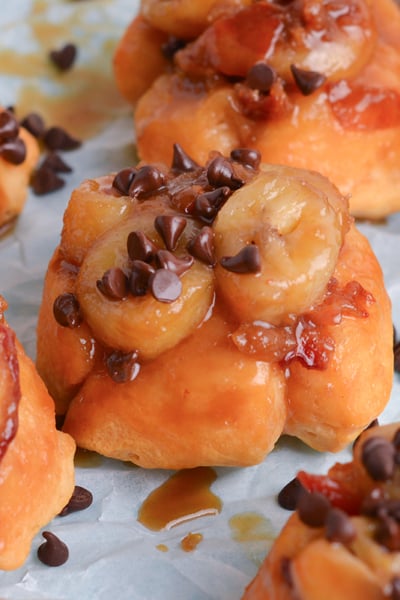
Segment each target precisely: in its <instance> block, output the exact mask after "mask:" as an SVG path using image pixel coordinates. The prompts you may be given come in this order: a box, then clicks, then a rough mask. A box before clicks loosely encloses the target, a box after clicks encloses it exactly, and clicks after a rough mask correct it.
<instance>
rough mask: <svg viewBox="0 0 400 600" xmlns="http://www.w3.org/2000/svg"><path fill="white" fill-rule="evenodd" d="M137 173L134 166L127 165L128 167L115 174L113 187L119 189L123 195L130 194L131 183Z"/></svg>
mask: <svg viewBox="0 0 400 600" xmlns="http://www.w3.org/2000/svg"><path fill="white" fill-rule="evenodd" d="M136 173H137V169H135V168H134V167H126V169H121V170H120V171H118V173H117V174H116V175H115V177H114V180H113V183H112V185H113V187H115V189H116V190H118V191H119V192H120V193H121V194H122V195H123V196H129V188H130V186H131V183H132V181H133V179H134V177H135V175H136Z"/></svg>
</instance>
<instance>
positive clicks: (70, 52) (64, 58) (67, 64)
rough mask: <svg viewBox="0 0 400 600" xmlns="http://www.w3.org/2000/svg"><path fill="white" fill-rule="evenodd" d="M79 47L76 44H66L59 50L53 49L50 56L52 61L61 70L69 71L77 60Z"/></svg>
mask: <svg viewBox="0 0 400 600" xmlns="http://www.w3.org/2000/svg"><path fill="white" fill-rule="evenodd" d="M76 56H77V49H76V46H75V44H65V46H63V47H62V48H60V49H59V50H51V51H50V52H49V58H50V60H51V62H52V63H53V64H54V65H55V66H56V67H57V68H58V69H59V70H60V71H68V69H70V68H71V67H72V65H73V64H74V62H75V59H76Z"/></svg>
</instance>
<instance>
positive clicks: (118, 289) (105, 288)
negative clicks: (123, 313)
mask: <svg viewBox="0 0 400 600" xmlns="http://www.w3.org/2000/svg"><path fill="white" fill-rule="evenodd" d="M96 285H97V289H98V290H99V291H100V292H101V293H102V294H103V295H104V296H106V298H108V299H110V300H123V299H124V298H126V295H127V293H128V278H127V276H126V275H125V273H124V272H123V270H122V269H120V268H119V267H111V269H108V270H107V271H106V272H105V273H104V275H103V277H102V278H101V279H98V280H97V282H96Z"/></svg>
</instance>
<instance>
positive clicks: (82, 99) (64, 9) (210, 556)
mask: <svg viewBox="0 0 400 600" xmlns="http://www.w3.org/2000/svg"><path fill="white" fill-rule="evenodd" d="M6 5H7V8H6V6H4V7H3V6H2V8H3V10H2V11H0V104H2V105H4V106H8V105H15V107H16V109H17V114H18V116H23V114H26V113H27V112H28V111H29V110H37V111H38V112H40V113H41V114H44V116H46V118H47V119H48V125H51V124H58V125H59V124H61V125H64V126H65V127H67V128H68V129H69V130H71V131H72V132H73V133H75V134H76V135H78V136H79V132H80V130H82V131H83V132H84V133H85V136H84V137H85V143H84V145H83V146H82V148H81V149H79V150H76V151H74V152H71V153H68V155H65V156H64V158H65V160H66V161H67V162H68V163H69V164H70V165H71V166H72V168H73V173H71V174H70V175H67V176H66V177H65V179H66V186H65V187H64V188H63V189H61V190H60V191H58V192H57V193H54V194H50V195H48V196H42V197H35V196H34V195H32V194H31V195H30V196H29V198H28V202H27V205H26V207H25V210H24V212H23V214H22V216H21V218H20V219H19V221H18V224H17V226H16V228H15V230H14V231H13V233H12V234H9V235H8V236H7V237H6V238H4V239H2V240H0V292H1V293H2V294H3V295H4V296H5V297H6V299H7V301H8V303H9V305H10V307H9V310H8V313H7V316H8V320H9V322H10V324H11V325H12V326H13V327H14V328H15V330H16V332H17V335H18V336H19V338H20V340H21V341H22V343H23V344H24V346H25V348H26V350H27V352H28V353H29V354H30V355H31V356H32V357H34V354H35V327H36V316H37V311H38V307H39V304H40V299H41V293H42V284H43V278H44V274H45V271H46V267H47V263H48V260H49V258H50V256H51V254H52V251H53V249H54V247H55V246H56V244H57V243H58V239H59V234H60V231H61V226H62V215H63V211H64V209H65V206H66V204H67V202H68V199H69V196H70V193H71V191H72V189H73V188H74V187H75V186H77V185H78V184H79V183H80V181H81V180H82V179H84V178H86V177H94V176H97V175H101V174H104V173H106V172H109V171H113V170H117V169H119V168H122V167H124V166H127V165H131V164H133V162H134V158H135V152H134V146H133V129H132V119H131V111H130V107H129V106H127V105H126V104H125V103H124V102H123V101H122V100H121V99H120V98H119V97H118V94H116V92H115V88H114V84H113V81H112V71H111V60H112V54H113V49H114V48H115V44H116V42H117V40H118V39H119V37H120V35H121V34H122V32H123V30H124V28H125V27H126V25H127V24H128V22H129V20H130V19H131V18H132V16H133V15H134V13H135V11H136V10H137V2H136V1H134V0H86V1H78V0H75V1H74V0H37V1H35V0H14V2H13V3H11V2H7V3H6ZM5 8H6V10H5ZM66 42H74V43H76V44H77V46H78V50H79V53H78V59H77V64H76V66H75V67H74V69H73V73H65V74H63V75H60V74H58V73H56V72H55V70H54V69H53V68H51V67H50V65H49V64H48V61H47V58H46V56H47V54H46V53H47V51H48V50H49V49H52V48H55V47H56V45H57V46H61V45H62V44H63V43H66ZM96 85H97V87H96ZM49 98H52V99H53V100H54V102H53V103H52V102H50V101H49ZM65 98H67V102H65V101H64V100H65ZM82 114H84V115H86V120H85V119H82ZM56 117H57V119H55V118H56ZM52 119H53V120H54V122H53V121H52ZM88 124H89V125H88ZM399 193H400V192H399ZM360 229H361V230H362V231H363V232H364V233H365V234H366V235H367V237H368V238H369V240H370V241H371V243H372V246H373V248H374V250H375V252H376V254H377V256H378V258H379V260H380V262H381V265H382V268H383V271H384V275H385V280H386V284H387V287H388V290H389V294H390V296H391V298H392V301H393V319H394V324H395V326H396V327H397V330H398V331H399V332H400V261H399V256H400V215H395V216H393V217H391V218H390V219H388V221H387V223H385V224H384V225H381V224H380V225H374V224H360ZM399 400H400V382H399V376H398V375H397V376H395V381H394V387H393V394H392V398H391V401H390V403H389V405H388V407H387V408H386V410H385V412H384V414H383V415H382V417H381V419H380V420H381V422H382V423H384V422H389V421H393V420H400V402H399ZM349 457H350V452H349V450H346V451H344V452H342V453H340V454H339V455H332V454H319V453H316V452H314V451H312V450H310V449H308V448H307V447H306V446H304V445H303V444H302V443H301V442H298V441H296V440H293V439H290V438H286V437H285V438H282V439H281V440H280V442H279V443H278V445H277V447H276V449H275V450H274V451H273V452H272V453H271V454H270V455H269V456H268V457H267V459H266V460H265V461H264V462H263V463H262V464H261V465H259V466H256V467H250V468H244V469H223V468H219V469H216V472H217V479H216V481H215V483H214V484H213V485H212V491H213V492H214V493H215V494H216V495H217V496H219V498H220V499H221V500H222V511H221V513H220V514H218V515H216V516H209V517H202V518H199V519H196V520H194V521H191V522H187V523H185V524H181V525H179V526H177V527H175V528H172V529H171V530H169V531H162V532H152V531H149V530H147V529H146V528H145V527H143V526H142V525H141V524H140V523H139V522H138V520H137V514H138V510H139V508H140V506H141V504H142V503H143V501H144V500H145V499H146V497H147V496H148V494H149V493H150V492H152V491H153V490H154V489H155V488H156V487H158V486H159V485H160V484H161V483H163V482H164V481H165V480H166V479H167V478H168V477H169V476H170V475H171V472H168V471H147V470H145V469H139V468H134V467H132V466H129V465H126V464H124V463H122V462H118V461H113V460H107V459H103V458H99V459H98V461H94V462H93V463H91V466H87V467H83V466H78V467H77V471H76V482H77V484H78V485H82V486H84V487H86V488H88V489H89V490H91V492H92V493H93V496H94V501H93V504H92V506H91V507H90V508H89V509H87V510H85V511H82V512H80V513H74V514H71V515H69V516H67V517H63V518H60V517H58V518H56V519H54V521H53V522H52V523H50V524H49V525H48V526H47V527H46V529H48V530H50V531H52V532H53V533H55V534H56V535H58V536H59V537H60V538H61V539H63V540H64V541H65V542H66V543H67V545H68V546H69V550H70V558H69V560H68V562H67V563H66V564H65V565H63V566H61V567H57V568H50V567H46V566H45V565H42V564H41V563H40V562H39V560H38V559H37V557H36V550H37V548H38V546H39V545H40V544H41V543H42V541H43V538H42V536H41V534H40V533H39V534H38V535H37V536H36V538H35V540H34V541H33V544H32V552H31V555H30V556H29V558H28V560H27V561H26V564H25V565H24V566H23V567H22V568H21V569H19V570H17V571H13V572H0V600H5V599H9V600H25V599H29V600H77V599H78V598H79V599H84V600H92V599H93V600H110V598H113V599H115V600H136V599H137V600H239V599H240V598H241V595H242V593H243V590H244V587H245V586H246V585H247V584H248V583H249V581H250V579H251V578H252V577H253V576H254V575H255V573H256V571H257V568H258V566H259V564H260V562H261V561H262V559H263V558H264V556H265V555H266V553H267V551H268V549H269V547H270V545H271V543H272V540H273V538H274V537H275V536H276V534H277V533H278V532H279V529H280V527H281V526H282V524H283V523H284V522H285V520H286V519H287V517H288V513H287V512H286V511H284V510H282V509H280V508H279V507H278V506H277V503H276V495H277V493H278V492H279V491H280V489H281V488H282V487H283V485H285V484H286V483H287V482H288V481H289V480H290V479H292V478H293V477H294V476H295V474H296V472H297V471H298V470H300V469H305V470H308V471H310V472H316V473H324V472H326V470H327V469H328V468H329V466H330V465H331V464H332V463H334V462H335V461H337V460H343V461H345V460H348V459H349ZM21 501H23V499H21ZM246 515H248V516H249V518H250V519H253V521H254V522H256V523H257V526H256V527H255V528H253V530H252V529H251V528H248V530H246V532H245V534H243V532H242V534H241V535H240V536H238V535H235V534H236V533H237V532H236V531H235V526H234V522H235V518H237V517H239V518H240V519H242V521H243V520H245V518H246ZM189 532H196V533H201V534H202V535H203V540H202V541H201V543H200V544H199V545H198V546H197V548H196V549H195V550H194V551H192V552H184V550H183V549H182V548H181V545H180V542H181V540H182V538H183V537H184V536H185V535H186V534H187V533H189ZM160 544H164V545H165V546H166V548H167V549H168V550H167V551H166V552H161V551H160V549H159V545H160Z"/></svg>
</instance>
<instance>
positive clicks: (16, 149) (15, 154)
mask: <svg viewBox="0 0 400 600" xmlns="http://www.w3.org/2000/svg"><path fill="white" fill-rule="evenodd" d="M0 156H1V157H2V158H4V160H6V161H7V162H9V163H11V164H13V165H20V164H22V163H23V162H24V160H25V158H26V145H25V142H24V140H23V139H21V138H16V139H15V140H10V141H7V142H3V143H2V144H1V145H0Z"/></svg>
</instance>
